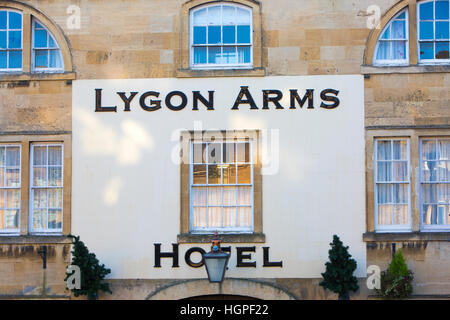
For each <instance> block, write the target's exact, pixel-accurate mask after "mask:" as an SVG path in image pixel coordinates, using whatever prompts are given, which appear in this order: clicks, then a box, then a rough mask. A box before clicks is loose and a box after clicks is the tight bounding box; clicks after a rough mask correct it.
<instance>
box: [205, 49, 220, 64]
mask: <svg viewBox="0 0 450 320" xmlns="http://www.w3.org/2000/svg"><path fill="white" fill-rule="evenodd" d="M221 60H222V59H221V54H220V47H209V48H208V63H221Z"/></svg>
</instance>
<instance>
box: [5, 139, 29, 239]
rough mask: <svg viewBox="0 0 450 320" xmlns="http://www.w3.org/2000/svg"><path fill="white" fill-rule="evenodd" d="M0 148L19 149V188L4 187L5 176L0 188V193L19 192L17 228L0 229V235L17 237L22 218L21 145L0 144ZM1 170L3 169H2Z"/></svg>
mask: <svg viewBox="0 0 450 320" xmlns="http://www.w3.org/2000/svg"><path fill="white" fill-rule="evenodd" d="M0 147H19V166H18V167H19V186H18V187H14V188H12V187H6V186H5V182H6V174H5V176H4V186H3V187H1V188H0V192H3V191H4V190H7V189H18V190H19V203H20V207H19V213H18V217H17V228H15V229H1V228H0V235H19V234H20V227H21V224H20V220H21V216H22V211H23V210H22V145H21V144H20V143H2V142H0ZM5 157H6V153H5ZM5 168H6V158H5ZM2 169H3V167H2ZM5 201H6V197H5ZM5 209H6V208H5Z"/></svg>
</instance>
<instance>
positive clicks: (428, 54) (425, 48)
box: [420, 42, 434, 59]
mask: <svg viewBox="0 0 450 320" xmlns="http://www.w3.org/2000/svg"><path fill="white" fill-rule="evenodd" d="M433 58H434V45H433V43H432V42H421V43H420V59H433Z"/></svg>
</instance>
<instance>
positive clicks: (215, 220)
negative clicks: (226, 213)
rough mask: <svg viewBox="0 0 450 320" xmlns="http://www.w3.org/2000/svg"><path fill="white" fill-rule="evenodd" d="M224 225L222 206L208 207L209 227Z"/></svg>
mask: <svg viewBox="0 0 450 320" xmlns="http://www.w3.org/2000/svg"><path fill="white" fill-rule="evenodd" d="M221 226H222V208H221V207H209V208H208V227H221Z"/></svg>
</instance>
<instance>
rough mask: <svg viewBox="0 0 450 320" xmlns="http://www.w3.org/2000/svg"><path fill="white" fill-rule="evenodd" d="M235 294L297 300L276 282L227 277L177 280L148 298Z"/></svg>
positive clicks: (267, 298) (162, 298)
mask: <svg viewBox="0 0 450 320" xmlns="http://www.w3.org/2000/svg"><path fill="white" fill-rule="evenodd" d="M208 295H210V296H215V295H217V296H218V295H234V296H245V297H250V298H255V299H261V300H296V299H297V297H295V296H294V295H293V294H292V293H290V292H288V291H287V290H285V289H283V288H280V287H278V286H276V285H275V284H273V283H271V282H268V281H262V280H253V279H225V280H224V282H223V283H221V284H217V283H210V282H209V281H208V280H206V279H192V280H181V281H175V282H173V283H171V284H168V285H166V286H163V287H161V288H158V289H157V290H155V291H153V292H151V293H150V294H149V295H148V296H147V297H146V300H179V299H186V298H191V297H199V296H208Z"/></svg>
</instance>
